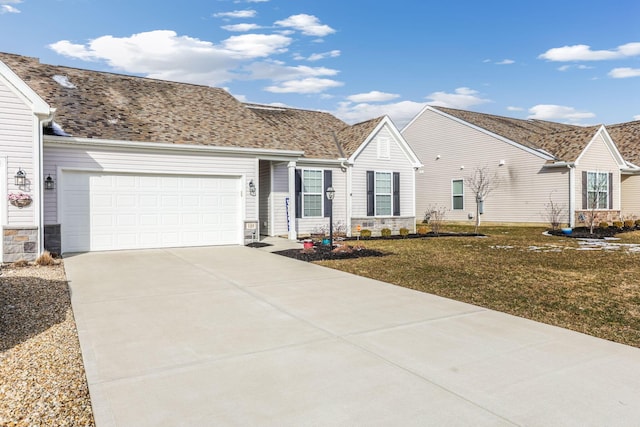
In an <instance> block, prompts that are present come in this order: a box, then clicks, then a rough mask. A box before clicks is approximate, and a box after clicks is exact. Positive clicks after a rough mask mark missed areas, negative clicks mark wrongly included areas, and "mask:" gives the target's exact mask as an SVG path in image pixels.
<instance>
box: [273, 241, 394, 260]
mask: <svg viewBox="0 0 640 427" xmlns="http://www.w3.org/2000/svg"><path fill="white" fill-rule="evenodd" d="M273 253H274V254H278V255H282V256H286V257H289V258H294V259H297V260H300V261H307V262H312V261H324V260H330V259H353V258H363V257H371V256H375V257H379V256H385V255H386V254H385V253H384V252H380V251H376V250H374V249H366V248H358V247H356V248H353V247H352V248H351V249H350V250H340V249H337V250H336V249H334V250H333V251H332V250H330V248H329V246H328V245H325V246H322V245H320V246H314V247H313V249H287V250H284V251H276V252H273Z"/></svg>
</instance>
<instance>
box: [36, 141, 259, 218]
mask: <svg viewBox="0 0 640 427" xmlns="http://www.w3.org/2000/svg"><path fill="white" fill-rule="evenodd" d="M59 169H63V170H65V169H67V170H85V171H106V172H125V173H163V174H189V175H201V176H228V177H236V178H244V182H245V184H244V188H241V189H240V191H241V192H242V195H243V196H244V197H243V206H242V211H241V214H242V216H243V217H242V218H240V220H254V221H255V220H258V197H257V196H250V195H247V191H246V190H247V183H248V182H249V181H250V180H252V179H253V181H254V182H257V180H258V177H257V173H258V171H257V161H256V160H255V159H254V158H249V157H247V158H244V157H237V156H224V155H214V154H210V155H209V154H203V153H180V152H178V151H175V152H174V151H161V150H153V149H138V148H136V149H126V148H123V149H117V148H111V147H110V148H107V147H105V148H101V147H100V148H98V147H68V146H61V145H56V144H51V143H45V148H44V176H47V175H51V177H52V178H53V179H54V180H56V182H58V180H59V177H58V176H57V172H58V170H59ZM57 187H58V188H56V190H53V191H44V198H45V212H44V220H45V224H58V223H59V222H60V219H59V218H58V217H57V212H58V193H59V186H57ZM63 226H64V225H63Z"/></svg>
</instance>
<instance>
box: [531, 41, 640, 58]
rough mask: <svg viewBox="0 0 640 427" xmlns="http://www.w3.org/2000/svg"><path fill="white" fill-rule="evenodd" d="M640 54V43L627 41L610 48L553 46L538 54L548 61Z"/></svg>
mask: <svg viewBox="0 0 640 427" xmlns="http://www.w3.org/2000/svg"><path fill="white" fill-rule="evenodd" d="M639 55H640V43H638V42H635V43H627V44H624V45H621V46H618V47H617V48H615V49H611V50H591V46H588V45H586V44H577V45H573V46H563V47H554V48H553V49H549V50H548V51H546V52H545V53H543V54H541V55H539V56H538V58H540V59H546V60H548V61H557V62H566V61H606V60H612V59H620V58H627V57H632V56H639Z"/></svg>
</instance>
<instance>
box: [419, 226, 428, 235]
mask: <svg viewBox="0 0 640 427" xmlns="http://www.w3.org/2000/svg"><path fill="white" fill-rule="evenodd" d="M417 231H418V234H427V233H428V232H429V227H426V226H424V225H419V226H418V228H417Z"/></svg>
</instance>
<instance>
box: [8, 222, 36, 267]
mask: <svg viewBox="0 0 640 427" xmlns="http://www.w3.org/2000/svg"><path fill="white" fill-rule="evenodd" d="M2 247H3V258H4V260H3V261H4V262H16V261H22V260H24V261H35V259H36V256H37V254H38V228H37V227H4V230H3V233H2Z"/></svg>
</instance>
